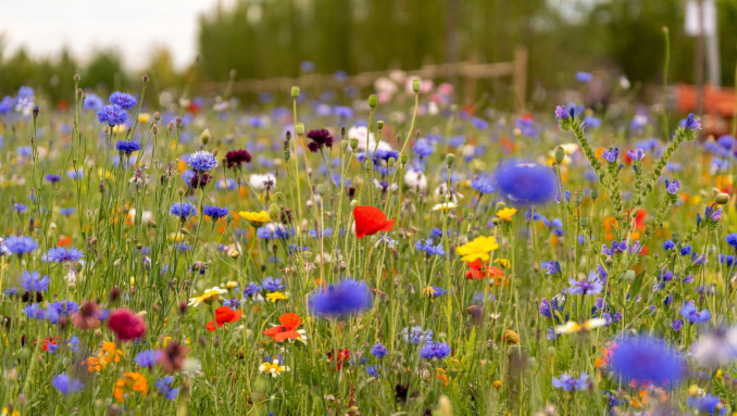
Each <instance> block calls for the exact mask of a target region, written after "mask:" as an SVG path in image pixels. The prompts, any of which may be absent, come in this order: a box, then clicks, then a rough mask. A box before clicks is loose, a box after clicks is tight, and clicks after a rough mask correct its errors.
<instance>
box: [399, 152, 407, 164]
mask: <svg viewBox="0 0 737 416" xmlns="http://www.w3.org/2000/svg"><path fill="white" fill-rule="evenodd" d="M408 160H409V156H407V155H405V154H402V155H401V156H399V161H400V162H402V164H403V165H406V164H407V161H408Z"/></svg>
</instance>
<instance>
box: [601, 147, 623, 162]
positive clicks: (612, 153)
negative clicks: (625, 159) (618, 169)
mask: <svg viewBox="0 0 737 416" xmlns="http://www.w3.org/2000/svg"><path fill="white" fill-rule="evenodd" d="M601 156H602V157H603V158H604V159H605V160H606V161H607V162H609V163H614V162H616V161H617V157H619V148H618V147H615V148H614V149H607V150H604V152H602V154H601Z"/></svg>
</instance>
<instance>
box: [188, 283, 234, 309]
mask: <svg viewBox="0 0 737 416" xmlns="http://www.w3.org/2000/svg"><path fill="white" fill-rule="evenodd" d="M227 292H228V291H227V290H225V289H221V288H219V287H217V286H213V288H212V289H207V290H205V291H204V292H203V293H202V295H200V296H195V297H193V298H192V299H190V300H189V304H188V305H189V306H197V305H199V304H201V303H203V302H212V301H213V300H214V299H217V298H218V297H219V296H220V295H221V294H223V293H227Z"/></svg>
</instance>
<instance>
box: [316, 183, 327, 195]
mask: <svg viewBox="0 0 737 416" xmlns="http://www.w3.org/2000/svg"><path fill="white" fill-rule="evenodd" d="M325 190H326V189H325V184H322V183H321V184H319V185H317V186H316V187H315V192H317V194H318V195H325Z"/></svg>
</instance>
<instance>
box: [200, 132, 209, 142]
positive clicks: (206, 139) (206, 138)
mask: <svg viewBox="0 0 737 416" xmlns="http://www.w3.org/2000/svg"><path fill="white" fill-rule="evenodd" d="M210 137H211V136H210V129H205V130H204V131H203V132H202V136H200V139H201V140H202V144H207V142H209V141H210Z"/></svg>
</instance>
